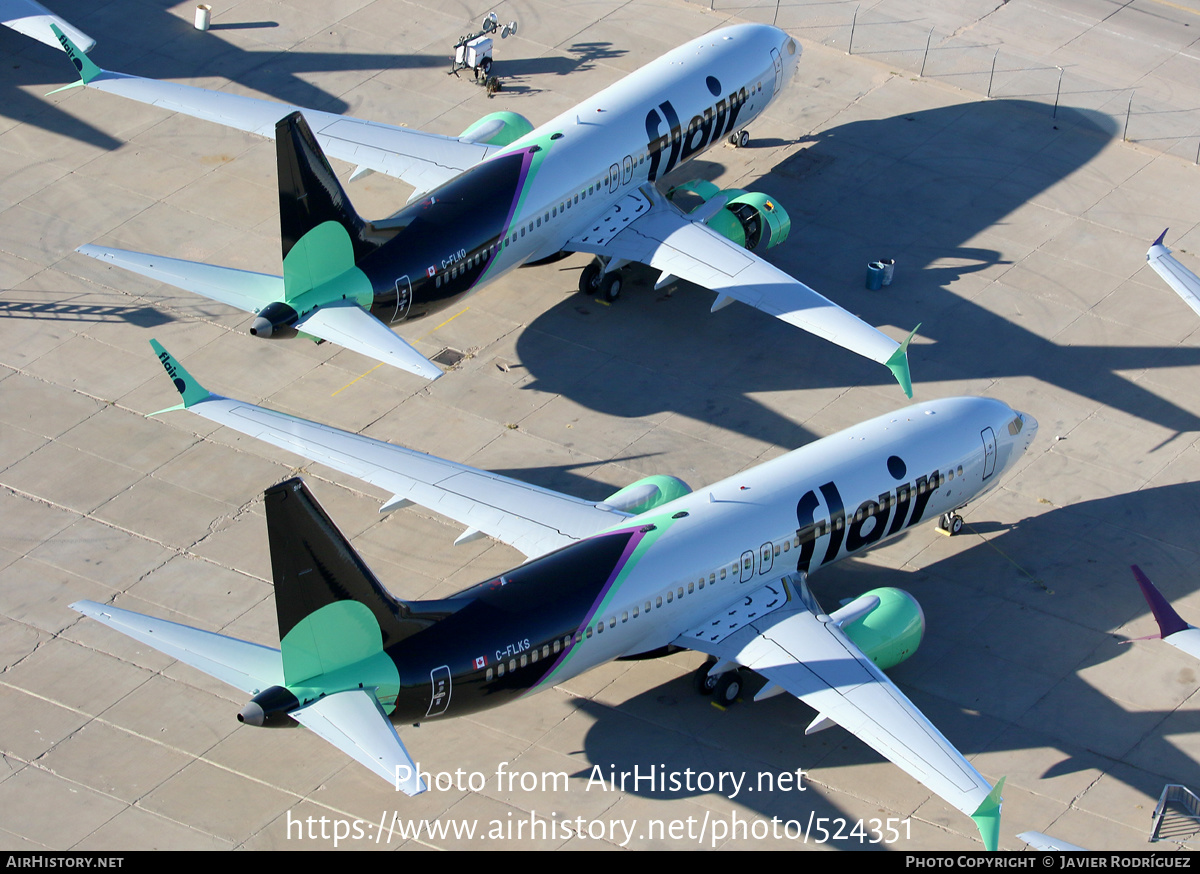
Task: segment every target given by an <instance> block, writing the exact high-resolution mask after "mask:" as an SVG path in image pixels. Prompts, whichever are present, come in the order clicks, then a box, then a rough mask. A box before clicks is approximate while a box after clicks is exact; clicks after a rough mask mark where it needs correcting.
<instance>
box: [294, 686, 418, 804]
mask: <svg viewBox="0 0 1200 874" xmlns="http://www.w3.org/2000/svg"><path fill="white" fill-rule="evenodd" d="M288 715H289V716H290V717H292V719H294V720H296V721H297V722H299V723H300V724H301V725H303V726H304V727H305V728H308V729H311V730H312V731H314V732H316V733H317V734H318V735H320V736H321V737H323V738H324V739H325V740H327V741H329V742H330V743H331V744H333V745H334V746H335V747H337V748H338V749H339V750H341V751H342V752H344V753H345V754H346V755H348V756H350V757H351V758H352V759H354V760H355V761H356V762H359V763H360V764H363V765H365V766H367V767H368V768H370V769H371V770H372V771H374V772H375V773H376V774H378V775H379V776H380V777H382V778H383V779H385V780H387V781H388V782H389V783H392V784H393V785H395V787H396V788H397V789H399V790H400V791H401V792H403V793H404V794H405V795H416V794H418V793H420V792H424V791H425V788H426V787H425V781H424V780H422V779H421V778H420V776H419V774H418V773H417V766H416V764H415V763H414V762H413V760H412V756H410V755H409V754H408V750H406V749H405V748H404V744H403V743H401V741H400V735H398V734H396V729H395V727H394V726H393V725H392V723H391V721H390V720H389V719H388V718H387V714H385V713H384V712H383V708H382V707H380V706H379V702H378V701H377V700H376V699H375V696H374V695H372V694H371V693H370V692H368V691H367V690H365V689H350V690H349V691H346V692H336V693H334V694H333V695H325V696H323V697H321V698H318V699H317V700H316V701H314V702H313V703H312V704H308V705H305V706H304V707H300V708H298V709H296V710H293V711H291V712H290V713H289V714H288Z"/></svg>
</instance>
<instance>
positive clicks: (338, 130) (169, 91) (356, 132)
mask: <svg viewBox="0 0 1200 874" xmlns="http://www.w3.org/2000/svg"><path fill="white" fill-rule="evenodd" d="M55 35H56V36H57V37H58V39H59V42H60V43H62V46H63V48H64V49H66V51H67V54H68V55H69V56H70V57H71V59H72V61H74V62H75V64H76V66H77V67H78V69H79V71H80V74H81V75H82V80H81V82H77V83H75V84H76V85H78V84H84V85H87V87H89V88H94V89H96V90H97V91H107V92H108V93H110V94H116V95H118V96H119V97H125V98H127V99H129V100H136V101H137V102H139V103H148V104H150V105H151V106H159V107H161V108H163V109H165V110H167V111H169V112H181V113H183V114H184V115H190V116H193V117H194V118H201V119H205V120H207V121H212V122H216V123H217V124H222V125H225V126H226V127H232V128H237V129H238V130H243V131H247V132H249V133H254V134H259V135H260V136H264V137H270V138H272V139H273V138H274V137H275V123H276V122H277V121H279V119H281V118H284V117H285V116H288V115H290V114H291V113H293V112H296V111H297V110H299V111H300V112H303V113H304V118H305V120H306V121H307V122H308V124H309V127H311V128H312V130H313V133H315V134H316V136H317V140H318V141H319V142H320V144H321V148H322V149H324V150H325V153H326V154H327V155H330V156H331V157H334V158H339V159H341V160H343V161H348V162H349V163H351V164H355V165H357V166H358V167H359V168H360V169H362V168H367V169H371V170H378V171H379V172H380V173H386V174H387V175H389V176H395V177H397V178H398V179H402V180H403V181H405V182H407V183H408V184H409V185H411V186H413V187H414V188H415V189H416V190H417V192H418V193H420V192H425V191H429V190H430V189H432V188H436V187H437V186H438V185H441V184H442V183H443V182H445V181H447V180H449V179H453V178H454V177H455V176H457V175H458V174H459V173H461V172H463V171H464V170H466V169H468V168H469V167H472V166H474V165H475V164H477V163H479V162H480V161H482V160H483V159H484V158H486V157H487V156H488V155H489V154H491V153H492V152H495V151H497V150H498V149H499V148H500V147H499V146H491V145H488V144H486V143H476V142H467V141H465V140H461V139H457V138H455V137H444V136H439V135H438V134H430V133H424V132H423V131H417V130H410V129H409V128H405V127H396V126H394V125H388V124H379V123H376V122H370V121H363V120H362V119H357V118H349V117H347V116H343V115H335V114H333V113H330V112H320V111H318V110H314V109H305V108H304V107H302V106H295V105H293V104H290V103H277V102H275V101H273V100H263V99H261V98H257V97H244V96H242V95H240V94H230V93H226V92H224V91H208V90H206V89H204V88H196V87H194V86H191V85H181V84H179V83H176V82H159V81H157V80H155V79H143V78H141V77H140V76H129V75H126V74H125V73H114V72H110V71H108V70H102V69H100V67H98V66H96V64H95V63H93V62H92V61H91V59H90V58H88V57H87V56H86V55H84V54H82V53H81V52H79V51H78V50H77V48H76V47H75V46H74V44H73V43H72V41H70V40H68V39H66V38H64V37H63V35H62V30H61V29H58V30H56V31H55ZM68 87H71V86H68Z"/></svg>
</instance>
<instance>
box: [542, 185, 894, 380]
mask: <svg viewBox="0 0 1200 874" xmlns="http://www.w3.org/2000/svg"><path fill="white" fill-rule="evenodd" d="M564 248H565V249H569V250H571V251H576V252H591V253H593V254H596V255H607V256H612V257H613V258H616V259H621V260H625V261H636V262H638V263H641V264H648V265H649V266H651V267H654V268H656V269H657V270H660V271H662V274H663V276H664V277H665V276H674V277H678V278H679V279H685V280H687V281H688V282H691V283H694V284H696V285H700V286H703V287H704V288H708V289H711V290H713V291H715V292H717V300H716V302H715V303H714V304H713V311H714V312H715V311H716V310H717V309H719V308H720V307H722V306H724V305H725V304H726V303H729V302H730V300H739V301H741V302H742V303H745V304H749V305H750V306H752V307H754V308H755V309H759V310H762V311H763V312H764V313H767V314H769V315H772V316H775V317H776V318H778V319H782V320H783V321H785V322H787V323H788V324H791V325H795V326H796V327H798V328H801V329H803V330H805V331H808V332H809V333H810V334H816V335H817V336H818V337H821V338H823V339H825V340H828V341H829V342H831V343H836V344H837V345H838V346H842V347H843V348H846V349H849V350H850V351H851V352H857V353H858V354H859V355H862V356H864V357H866V358H870V359H871V360H872V361H877V362H879V363H880V364H883V365H885V366H887V367H888V368H889V369H890V370H891V371H892V373H893V375H895V377H896V380H897V381H898V382H899V383H900V387H901V388H903V389H904V392H905V394H907V395H908V396H909V397H912V381H911V377H910V376H909V371H908V355H907V346H908V343H907V341H905V342H904V343H903V344H901V343H897V342H896V341H895V340H893V339H891V338H890V337H888V336H887V335H886V334H884V333H882V332H881V331H879V330H878V329H876V328H873V327H871V326H870V325H868V324H867V323H866V322H864V321H862V319H860V318H858V317H857V316H854V315H851V314H850V313H848V312H847V311H846V310H844V309H842V308H841V307H840V306H838V305H837V304H835V303H833V302H832V301H830V300H829V299H827V298H825V297H822V296H821V295H820V294H818V293H817V292H815V291H813V290H812V289H811V288H809V287H808V286H807V285H805V284H804V283H802V282H800V281H798V280H796V279H793V278H792V277H791V276H788V275H787V274H786V273H784V272H783V271H782V270H780V269H778V268H777V267H774V266H772V265H771V264H768V263H767V262H766V261H764V260H763V259H761V258H759V257H758V256H757V255H755V254H753V253H752V252H749V251H747V250H746V249H744V248H743V247H741V246H739V245H737V244H736V243H734V242H733V241H732V240H729V239H726V238H725V237H723V236H721V235H720V234H719V233H717V232H716V231H714V230H713V229H712V228H710V227H708V226H707V225H706V224H704V223H702V222H700V221H695V220H693V219H692V218H689V217H688V216H685V215H684V214H683V213H682V212H680V210H679V209H678V208H677V207H675V206H674V205H672V204H671V203H670V202H668V201H667V200H666V198H665V197H663V195H662V194H661V193H660V192H659V191H658V189H656V188H655V187H654V186H653V185H644V186H642V187H641V188H640V189H638V190H637V191H636V192H633V193H631V194H628V195H626V196H625V197H624V198H622V199H621V200H619V201H617V203H616V204H614V205H613V206H612V208H611V209H609V211H608V212H607V213H605V214H604V215H603V216H601V218H600V219H599V221H597V222H595V223H594V224H593V225H592V227H590V228H589V229H588V230H586V231H584V232H583V233H580V234H578V235H576V236H575V237H574V238H573V239H571V241H570V242H569V243H568V244H567V245H566V246H565V247H564ZM910 339H911V337H910Z"/></svg>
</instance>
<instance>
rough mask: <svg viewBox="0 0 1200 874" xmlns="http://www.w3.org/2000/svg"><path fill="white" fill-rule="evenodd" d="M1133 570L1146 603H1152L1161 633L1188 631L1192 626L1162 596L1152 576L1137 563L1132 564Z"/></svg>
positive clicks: (1151, 607) (1165, 635) (1152, 611)
mask: <svg viewBox="0 0 1200 874" xmlns="http://www.w3.org/2000/svg"><path fill="white" fill-rule="evenodd" d="M1130 570H1132V571H1133V576H1134V578H1135V579H1136V580H1137V581H1138V585H1139V586H1141V589H1142V595H1144V596H1145V598H1146V603H1147V604H1149V605H1150V612H1151V613H1153V614H1154V621H1155V622H1157V623H1158V632H1159V634H1160V635H1161V636H1162V637H1164V638H1166V637H1170V636H1171V635H1172V634H1175V633H1176V632H1178V631H1186V630H1187V629H1188V628H1190V627H1191V626H1190V625H1188V624H1187V623H1186V622H1184V621H1183V617H1181V616H1180V615H1179V614H1178V613H1176V612H1175V608H1174V607H1172V606H1171V605H1170V604H1168V603H1167V599H1166V598H1164V597H1163V596H1162V592H1160V591H1159V590H1158V589H1157V588H1155V586H1154V583H1152V582H1150V578H1149V577H1148V576H1146V575H1145V574H1144V573H1142V569H1141V568H1140V567H1138V566H1137V565H1136V564H1135V565H1131V566H1130Z"/></svg>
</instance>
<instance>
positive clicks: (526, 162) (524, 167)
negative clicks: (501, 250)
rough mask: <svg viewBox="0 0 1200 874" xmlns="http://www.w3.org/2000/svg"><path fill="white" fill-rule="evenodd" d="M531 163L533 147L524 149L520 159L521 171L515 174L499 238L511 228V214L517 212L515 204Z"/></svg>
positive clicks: (503, 236)
mask: <svg viewBox="0 0 1200 874" xmlns="http://www.w3.org/2000/svg"><path fill="white" fill-rule="evenodd" d="M532 164H533V149H531V148H530V149H526V150H525V154H524V156H523V157H522V160H521V172H520V173H519V174H518V176H517V187H516V190H515V191H513V196H512V203H511V204H509V206H508V218H506V219H505V220H504V229H503V231H502V232H501V234H500V238H501V239H504V238H505V237H507V236H508V232H509V230H510V229H511V228H512V220H513V216H515V215H516V213H517V204H519V203H520V202H521V192H522V191H524V190H525V180H526V178H527V177H528V176H529V167H530V165H532Z"/></svg>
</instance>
